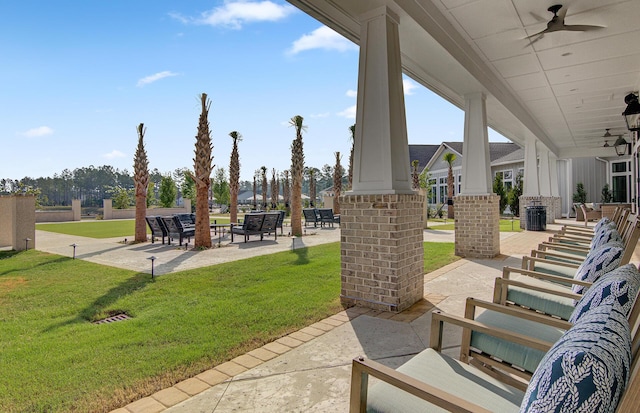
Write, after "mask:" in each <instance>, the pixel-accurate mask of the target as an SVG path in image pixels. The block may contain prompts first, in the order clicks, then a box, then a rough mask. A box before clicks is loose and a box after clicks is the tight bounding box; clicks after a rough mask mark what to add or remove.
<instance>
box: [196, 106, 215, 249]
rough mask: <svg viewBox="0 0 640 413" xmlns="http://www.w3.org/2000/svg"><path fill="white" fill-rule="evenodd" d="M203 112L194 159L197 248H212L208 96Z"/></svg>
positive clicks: (211, 162) (211, 167)
mask: <svg viewBox="0 0 640 413" xmlns="http://www.w3.org/2000/svg"><path fill="white" fill-rule="evenodd" d="M200 101H201V104H202V112H201V113H200V119H199V121H198V134H197V135H196V150H195V157H194V158H193V164H194V168H193V169H194V170H195V175H194V176H193V180H194V181H195V182H196V226H195V241H194V243H193V246H194V247H195V248H211V234H210V231H209V225H210V221H209V189H210V187H211V171H212V170H213V155H212V152H213V145H212V144H211V134H210V132H209V119H208V118H209V108H210V107H211V101H210V100H207V94H206V93H203V94H202V95H201V96H200Z"/></svg>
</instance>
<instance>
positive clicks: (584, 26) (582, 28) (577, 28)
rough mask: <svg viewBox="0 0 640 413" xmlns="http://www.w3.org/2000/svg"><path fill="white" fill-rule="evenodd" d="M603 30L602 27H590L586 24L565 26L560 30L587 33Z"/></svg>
mask: <svg viewBox="0 0 640 413" xmlns="http://www.w3.org/2000/svg"><path fill="white" fill-rule="evenodd" d="M600 29H604V27H602V26H590V25H588V24H565V25H564V26H563V28H562V30H567V31H570V32H589V31H595V30H600Z"/></svg>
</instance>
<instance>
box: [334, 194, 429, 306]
mask: <svg viewBox="0 0 640 413" xmlns="http://www.w3.org/2000/svg"><path fill="white" fill-rule="evenodd" d="M424 202H425V197H424V196H421V195H418V194H392V195H349V194H347V195H343V196H341V197H340V210H341V214H340V230H341V236H340V240H341V243H340V253H341V275H342V287H341V292H340V299H341V301H342V304H343V305H346V306H353V305H357V306H361V307H367V308H372V309H375V310H382V311H391V312H400V311H403V310H405V309H407V308H409V307H410V306H411V305H413V304H414V303H416V302H417V301H419V300H420V299H422V297H423V295H424V249H423V241H424V236H423V230H422V229H423V227H424V219H423V215H422V211H423V209H424Z"/></svg>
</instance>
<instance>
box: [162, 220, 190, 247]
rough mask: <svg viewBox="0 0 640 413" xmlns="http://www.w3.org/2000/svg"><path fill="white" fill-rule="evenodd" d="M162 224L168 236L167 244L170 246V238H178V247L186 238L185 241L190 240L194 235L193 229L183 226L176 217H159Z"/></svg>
mask: <svg viewBox="0 0 640 413" xmlns="http://www.w3.org/2000/svg"><path fill="white" fill-rule="evenodd" d="M160 220H161V221H162V224H163V225H164V228H165V230H166V231H167V234H168V237H167V239H168V242H167V243H168V244H169V245H171V239H172V238H178V240H179V245H182V241H183V240H184V239H185V238H187V240H191V237H193V236H194V234H195V228H189V227H186V226H183V225H182V224H181V222H180V220H179V219H177V218H176V217H173V216H171V217H160Z"/></svg>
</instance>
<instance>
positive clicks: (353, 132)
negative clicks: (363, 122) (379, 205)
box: [349, 123, 356, 190]
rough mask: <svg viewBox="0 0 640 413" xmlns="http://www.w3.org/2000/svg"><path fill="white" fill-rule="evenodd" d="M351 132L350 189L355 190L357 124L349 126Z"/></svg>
mask: <svg viewBox="0 0 640 413" xmlns="http://www.w3.org/2000/svg"><path fill="white" fill-rule="evenodd" d="M349 131H350V132H351V137H350V138H349V139H350V140H351V153H349V189H350V190H351V189H353V153H354V146H355V144H356V124H355V123H354V124H353V125H351V126H349Z"/></svg>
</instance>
